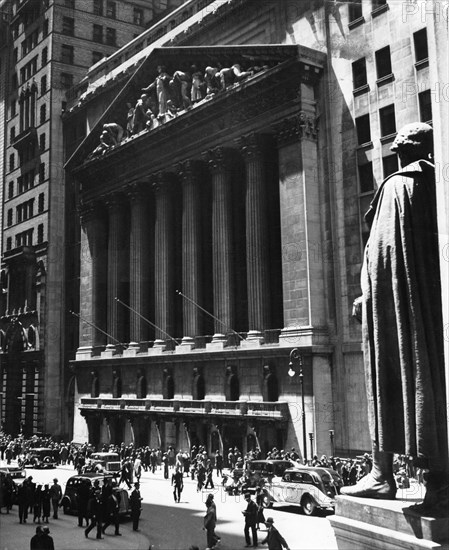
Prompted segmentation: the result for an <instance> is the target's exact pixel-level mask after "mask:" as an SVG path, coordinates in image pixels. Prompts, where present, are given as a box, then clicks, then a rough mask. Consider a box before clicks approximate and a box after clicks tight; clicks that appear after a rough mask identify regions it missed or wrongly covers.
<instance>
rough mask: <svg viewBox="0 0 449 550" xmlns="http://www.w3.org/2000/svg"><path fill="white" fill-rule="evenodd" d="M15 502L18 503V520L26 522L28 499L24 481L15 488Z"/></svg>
mask: <svg viewBox="0 0 449 550" xmlns="http://www.w3.org/2000/svg"><path fill="white" fill-rule="evenodd" d="M17 504H18V505H19V522H20V523H26V522H27V517H28V513H27V509H28V499H27V488H26V485H25V482H23V483H22V485H19V487H18V488H17Z"/></svg>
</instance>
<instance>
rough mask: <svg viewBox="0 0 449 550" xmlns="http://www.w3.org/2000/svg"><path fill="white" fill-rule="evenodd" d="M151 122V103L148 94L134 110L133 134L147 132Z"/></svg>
mask: <svg viewBox="0 0 449 550" xmlns="http://www.w3.org/2000/svg"><path fill="white" fill-rule="evenodd" d="M149 120H151V110H150V101H149V98H148V95H147V94H142V95H141V96H140V98H139V99H138V100H137V103H136V106H135V108H134V116H133V134H138V133H139V132H141V131H142V130H145V128H146V127H147V122H148V121H149Z"/></svg>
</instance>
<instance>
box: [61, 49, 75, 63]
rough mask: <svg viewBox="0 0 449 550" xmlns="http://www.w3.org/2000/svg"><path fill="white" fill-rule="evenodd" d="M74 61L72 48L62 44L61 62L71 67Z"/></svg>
mask: <svg viewBox="0 0 449 550" xmlns="http://www.w3.org/2000/svg"><path fill="white" fill-rule="evenodd" d="M73 60H74V50H73V46H68V45H67V44H63V45H62V47H61V61H62V63H66V64H67V65H73Z"/></svg>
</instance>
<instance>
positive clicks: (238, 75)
mask: <svg viewBox="0 0 449 550" xmlns="http://www.w3.org/2000/svg"><path fill="white" fill-rule="evenodd" d="M219 75H220V86H221V89H222V90H226V88H229V86H232V85H233V84H235V83H236V82H241V81H242V80H244V79H245V78H248V77H249V76H252V75H253V72H252V71H242V68H241V66H240V65H239V64H238V63H235V64H234V65H232V67H225V68H223V69H221V71H220V72H219Z"/></svg>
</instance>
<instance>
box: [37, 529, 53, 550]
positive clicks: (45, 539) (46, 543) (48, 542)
mask: <svg viewBox="0 0 449 550" xmlns="http://www.w3.org/2000/svg"><path fill="white" fill-rule="evenodd" d="M40 544H41V546H40V548H42V550H55V543H54V542H53V537H50V529H49V528H48V527H47V526H45V527H42V537H41V539H40Z"/></svg>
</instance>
